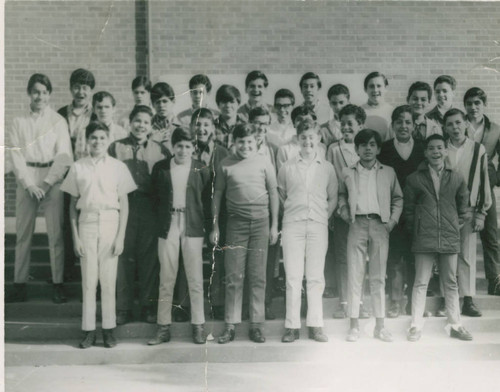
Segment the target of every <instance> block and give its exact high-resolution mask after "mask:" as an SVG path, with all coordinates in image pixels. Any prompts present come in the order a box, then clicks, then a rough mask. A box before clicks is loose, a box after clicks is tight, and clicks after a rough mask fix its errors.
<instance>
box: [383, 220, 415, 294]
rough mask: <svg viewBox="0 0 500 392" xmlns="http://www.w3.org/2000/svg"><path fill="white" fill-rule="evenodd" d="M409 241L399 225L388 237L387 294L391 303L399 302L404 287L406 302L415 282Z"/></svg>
mask: <svg viewBox="0 0 500 392" xmlns="http://www.w3.org/2000/svg"><path fill="white" fill-rule="evenodd" d="M410 248H411V240H410V238H409V236H408V234H407V232H406V231H405V230H404V229H403V227H402V226H401V225H399V224H398V225H396V226H395V227H394V229H393V230H392V232H391V234H390V237H389V256H388V259H387V284H388V287H387V292H388V294H389V298H390V299H391V300H392V301H401V300H402V299H403V295H404V291H403V290H404V285H405V283H406V285H407V287H408V290H407V294H408V302H410V303H411V293H412V289H413V282H414V280H415V262H414V260H413V254H412V253H411V252H410Z"/></svg>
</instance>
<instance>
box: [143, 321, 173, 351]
mask: <svg viewBox="0 0 500 392" xmlns="http://www.w3.org/2000/svg"><path fill="white" fill-rule="evenodd" d="M169 341H170V325H168V324H167V325H158V329H157V330H156V335H155V337H154V338H153V339H151V340H150V341H148V346H156V345H157V344H162V343H166V342H169Z"/></svg>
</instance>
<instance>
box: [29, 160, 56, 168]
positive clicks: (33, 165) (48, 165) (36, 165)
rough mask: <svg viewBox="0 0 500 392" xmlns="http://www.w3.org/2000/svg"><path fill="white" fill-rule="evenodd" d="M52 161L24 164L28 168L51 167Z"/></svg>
mask: <svg viewBox="0 0 500 392" xmlns="http://www.w3.org/2000/svg"><path fill="white" fill-rule="evenodd" d="M53 163H54V161H50V162H43V163H42V162H26V166H29V167H51V166H52V164H53Z"/></svg>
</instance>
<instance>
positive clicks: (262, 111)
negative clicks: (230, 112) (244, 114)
mask: <svg viewBox="0 0 500 392" xmlns="http://www.w3.org/2000/svg"><path fill="white" fill-rule="evenodd" d="M259 116H269V122H271V113H269V110H267V109H266V108H265V107H264V106H257V107H255V108H253V109H251V110H250V113H248V121H249V122H253V120H255V117H259Z"/></svg>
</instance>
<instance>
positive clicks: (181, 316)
mask: <svg viewBox="0 0 500 392" xmlns="http://www.w3.org/2000/svg"><path fill="white" fill-rule="evenodd" d="M173 314H174V317H173V319H174V321H175V322H176V323H185V322H186V321H189V316H190V314H191V312H190V311H189V308H183V307H182V306H176V307H175V308H173Z"/></svg>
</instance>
